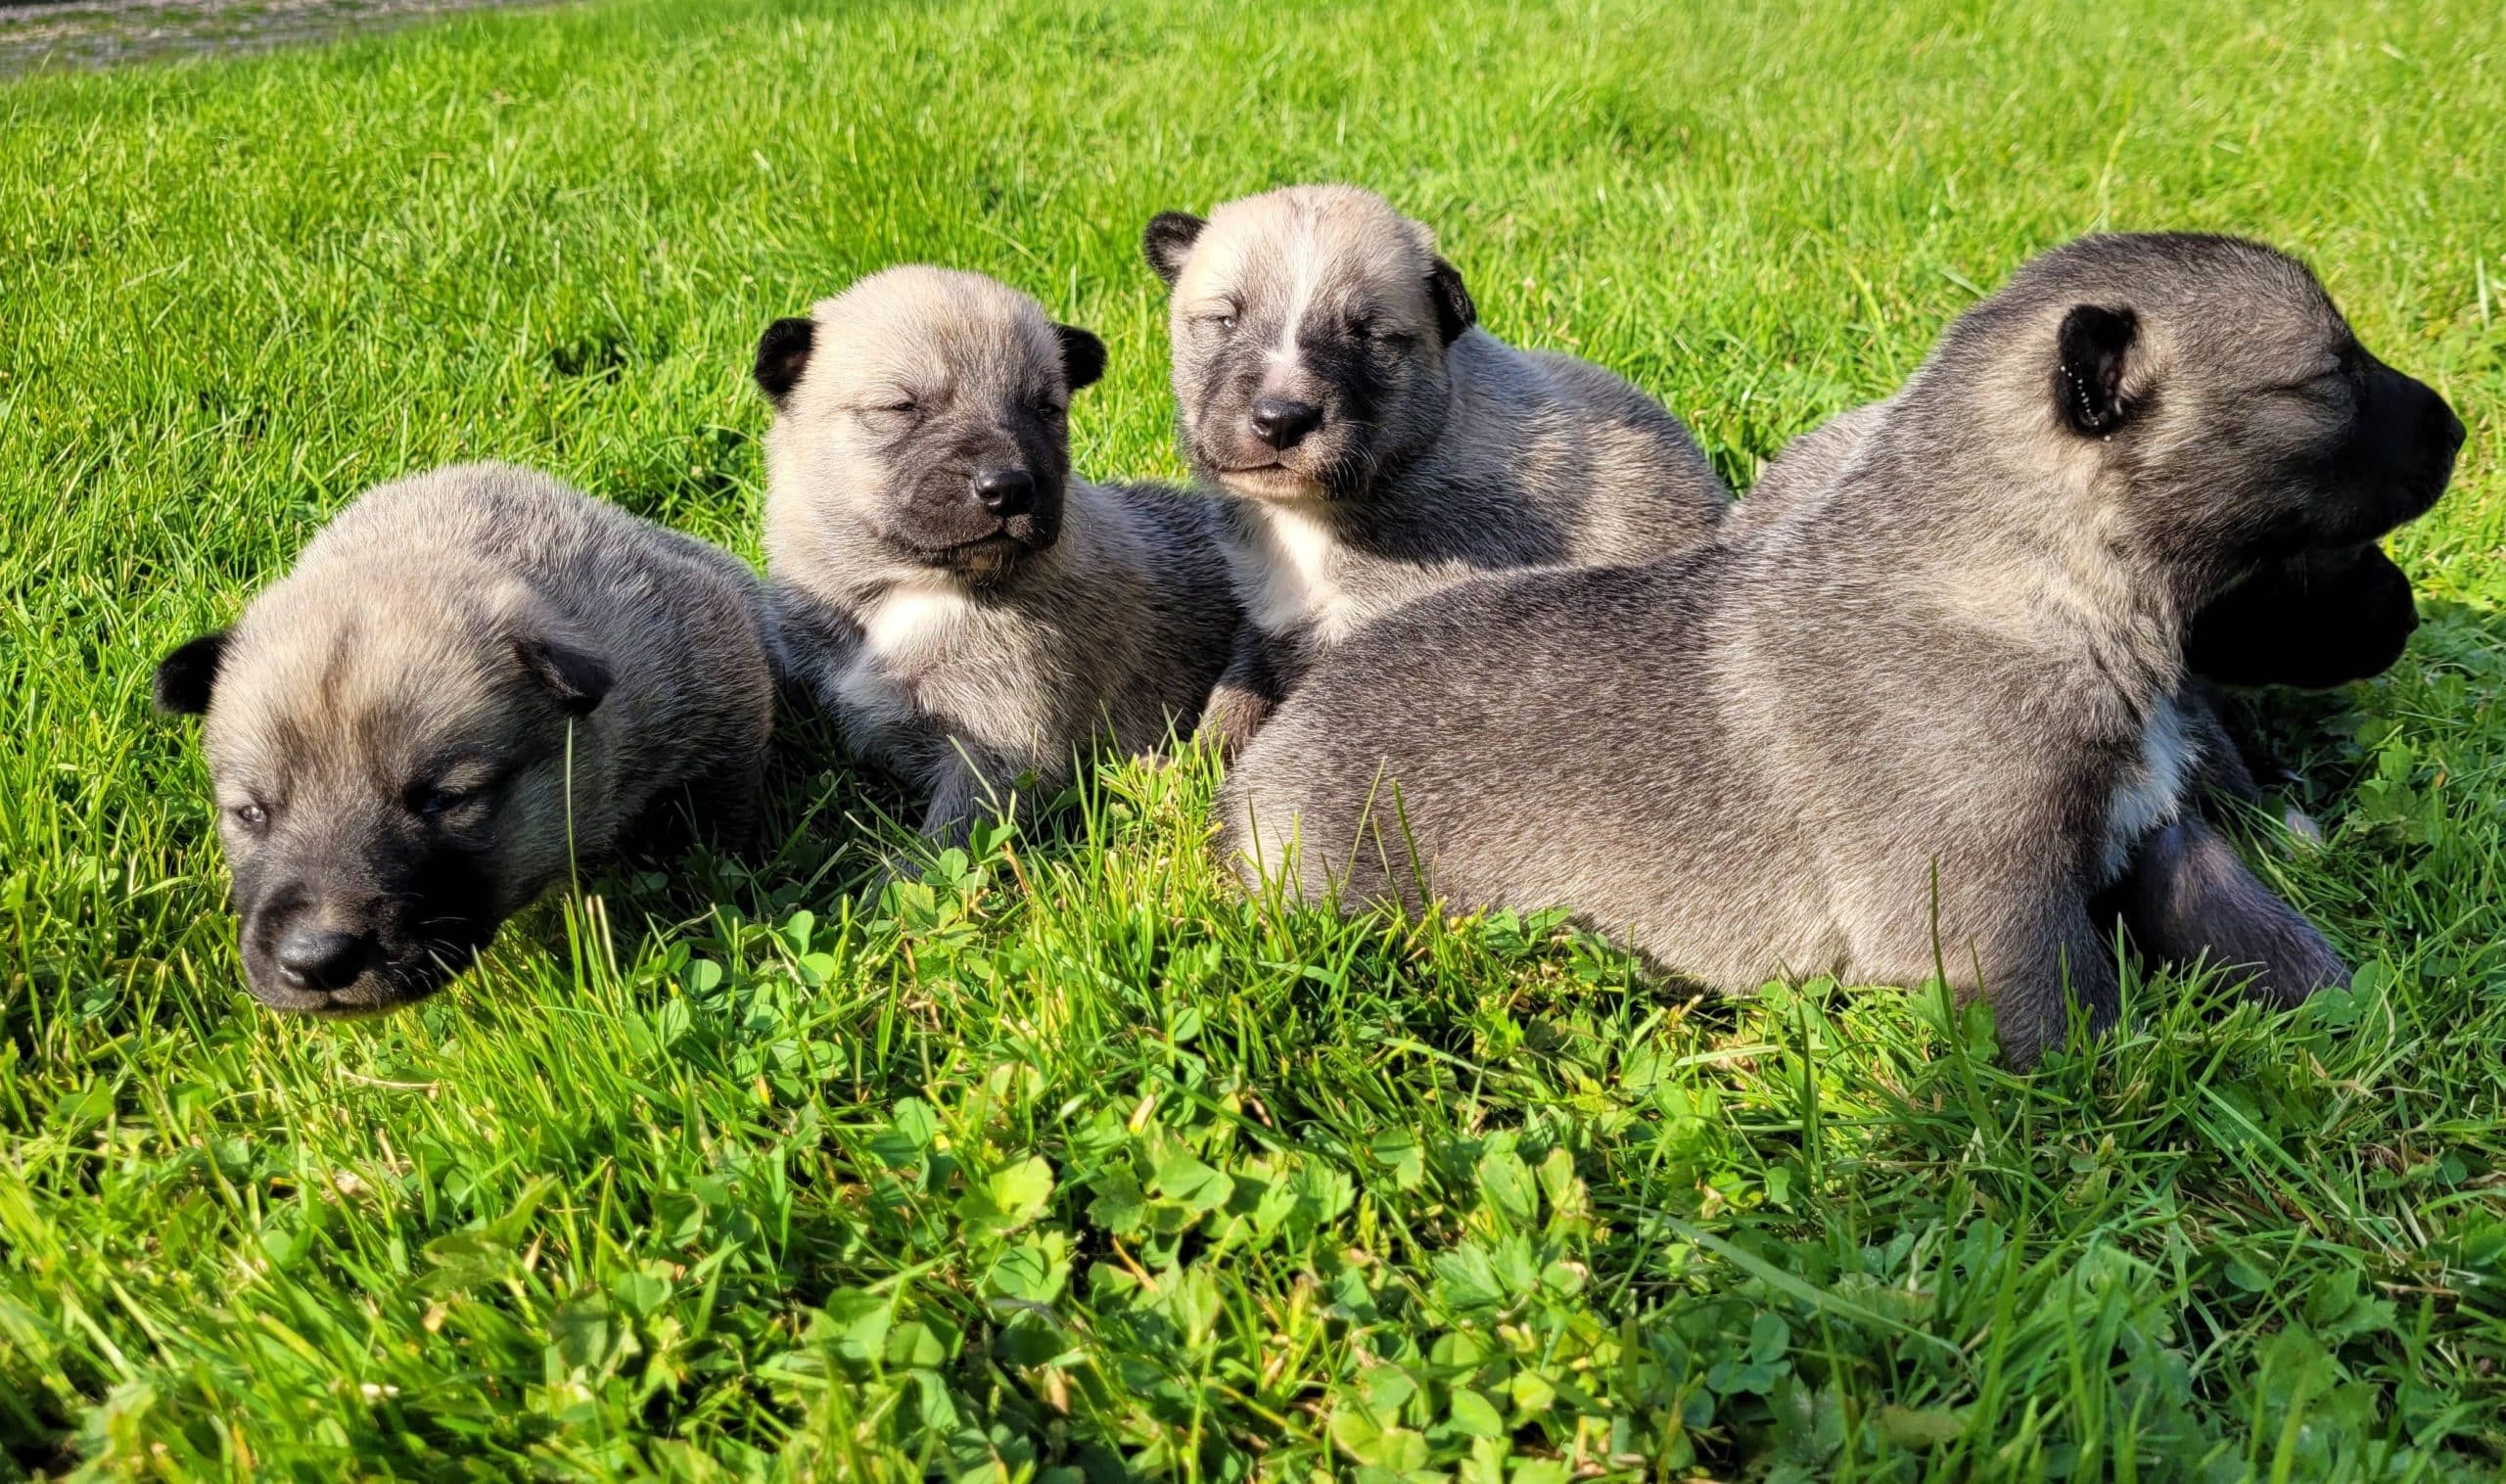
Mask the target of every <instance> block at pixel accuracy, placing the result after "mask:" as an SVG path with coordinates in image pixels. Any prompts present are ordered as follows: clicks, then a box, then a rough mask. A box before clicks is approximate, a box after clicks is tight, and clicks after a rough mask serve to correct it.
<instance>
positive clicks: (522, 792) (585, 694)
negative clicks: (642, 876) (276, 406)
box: [156, 464, 773, 1014]
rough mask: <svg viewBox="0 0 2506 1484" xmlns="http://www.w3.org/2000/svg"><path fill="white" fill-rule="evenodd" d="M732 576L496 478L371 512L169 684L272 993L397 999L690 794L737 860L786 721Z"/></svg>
mask: <svg viewBox="0 0 2506 1484" xmlns="http://www.w3.org/2000/svg"><path fill="white" fill-rule="evenodd" d="M767 622H768V621H767V616H766V610H765V604H764V598H763V594H762V592H761V591H760V590H759V588H758V584H757V580H756V578H755V577H754V576H753V575H752V574H751V573H750V572H749V570H748V568H747V567H746V566H745V565H743V564H742V563H741V562H740V561H739V560H738V559H736V558H734V557H732V556H730V555H729V554H728V553H726V552H723V551H719V550H717V549H716V548H714V547H712V546H709V545H707V544H706V543H704V542H702V541H698V540H695V539H693V538H691V537H688V536H684V535H681V534H679V533H676V532H673V531H669V530H665V529H664V528H662V527H659V526H655V525H653V524H651V523H649V522H646V521H640V520H637V519H636V518H634V517H633V516H630V515H628V514H626V512H624V511H622V510H619V509H616V508H615V507H613V506H609V505H605V504H602V503H601V502H599V501H597V500H593V499H589V498H586V497H585V496H583V495H581V494H579V493H577V492H575V491H574V490H573V489H570V488H568V487H566V486H564V485H561V484H559V483H558V482H557V481H555V480H552V479H549V478H547V477H546V476H544V475H539V474H534V473H532V472H530V471H528V470H523V469H515V468H511V467H507V466H505V465H500V464H469V465H462V466H458V467H453V468H446V469H439V470H436V471H434V472H433V473H429V474H422V475H419V476H417V477H415V478H412V479H406V480H401V481H398V482H396V483H394V484H389V485H384V486H382V487H378V488H375V489H373V490H370V491H368V492H367V493H365V494H363V495H361V496H359V497H358V498H357V500H356V501H355V502H354V503H353V504H351V505H349V506H348V509H346V510H345V511H343V512H341V514H340V515H339V517H338V518H337V519H336V520H334V521H332V522H331V524H330V525H329V526H328V527H326V528H324V529H323V531H322V533H320V534H319V535H317V536H315V537H314V538H313V540H312V541H311V543H309V544H308V545H306V547H305V548H304V551H303V554H302V556H300V557H299V558H298V560H297V564H296V567H295V570H294V571H292V572H290V573H289V574H288V576H287V577H286V578H285V579H284V580H281V581H279V582H277V583H276V584H274V585H272V586H271V587H269V588H268V589H266V590H264V591H263V592H262V593H261V594H260V596H258V597H256V598H255V599H254V600H253V602H252V604H251V606H250V607H248V608H246V609H245V611H244V616H243V617H242V618H241V619H240V620H238V621H237V622H236V623H235V625H234V626H233V627H231V628H226V629H221V630H218V631H216V632H212V633H206V634H203V635H201V636H200V637H198V638H196V639H193V640H192V641H191V642H190V643H188V644H185V645H183V646H182V647H181V648H179V649H177V650H175V651H174V652H173V653H172V654H170V655H168V656H166V657H165V659H164V660H163V662H162V663H161V664H160V665H159V666H158V668H157V676H156V692H157V703H158V705H159V706H160V707H162V708H163V709H164V710H166V711H169V712H177V713H185V714H191V715H204V717H205V719H204V721H203V725H202V731H201V742H202V749H203V751H204V752H205V753H206V754H207V755H208V759H209V776H210V779H211V781H212V782H213V783H214V785H215V788H216V794H217V806H218V833H219V836H220V837H221V838H222V839H223V840H224V842H225V846H226V858H227V862H228V864H229V866H230V867H231V868H232V871H233V874H234V894H233V900H234V904H235V909H236V911H237V912H238V913H239V914H240V915H241V917H242V943H243V958H244V974H245V982H246V984H247V985H248V986H249V987H250V988H251V990H252V992H253V994H254V996H255V997H257V998H259V999H260V1000H261V1001H262V1002H263V1003H265V1004H268V1005H271V1006H273V1007H275V1008H278V1009H282V1010H309V1011H313V1012H316V1013H322V1014H340V1013H360V1012H370V1011H374V1010H380V1009H386V1008H389V1007H391V1006H393V1005H395V1004H400V1003H404V1002H406V1001H409V1000H414V999H418V998H422V997H425V996H427V995H429V994H432V993H433V992H434V991H436V990H437V989H439V988H440V987H441V986H442V985H443V984H444V983H445V982H447V981H448V980H450V979H451V978H452V977H453V976H454V975H456V974H458V973H460V972H461V970H462V969H464V968H466V967H467V966H468V965H469V963H470V960H471V959H472V958H473V957H474V956H476V954H477V953H478V951H480V950H481V949H482V948H485V947H486V946H487V942H488V940H490V939H491V938H493V937H494V936H495V932H496V928H497V926H498V924H500V923H502V922H503V921H504V919H505V918H506V917H508V916H510V915H512V914H513V913H514V912H515V911H517V910H519V909H520V908H521V907H522V906H524V905H525V904H528V903H530V902H531V901H532V899H534V898H535V897H537V896H538V895H539V894H540V893H541V892H542V891H544V890H546V889H547V888H548V887H549V886H551V885H552V884H554V883H555V882H557V881H559V880H561V879H563V878H564V877H565V875H566V873H567V871H568V869H569V867H570V865H572V864H573V863H574V862H576V861H578V860H581V861H591V860H597V859H598V858H601V857H603V856H605V855H607V854H608V853H609V852H610V850H611V849H612V847H613V846H615V845H616V844H617V843H618V841H619V839H620V836H621V835H622V833H623V832H625V831H626V830H627V829H628V828H629V827H630V826H631V825H634V824H636V823H637V822H639V821H640V820H642V819H643V818H644V817H645V816H646V815H648V814H649V813H650V812H653V811H654V810H655V809H656V807H657V806H659V805H660V804H662V802H663V801H664V800H665V798H666V797H667V796H670V795H673V794H674V793H679V792H681V791H683V792H684V793H685V794H686V795H687V796H689V802H690V803H691V804H692V806H693V812H694V815H695V817H696V819H697V820H698V821H699V822H700V823H703V824H705V825H707V826H708V827H709V828H711V829H712V830H713V831H714V832H715V833H716V834H717V835H718V837H719V838H721V839H722V840H723V841H724V843H726V844H730V845H742V844H745V843H746V842H747V840H748V839H749V837H750V835H751V833H752V832H753V830H754V828H755V825H756V819H757V794H758V788H759V784H760V780H761V778H762V777H763V772H764V766H765V759H766V736H767V732H768V729H769V728H770V727H771V725H772V722H773V681H772V678H771V676H770V675H769V673H768V670H767V662H766V656H767V651H768V647H769V644H770V640H769V637H768V634H767V630H766V624H767Z"/></svg>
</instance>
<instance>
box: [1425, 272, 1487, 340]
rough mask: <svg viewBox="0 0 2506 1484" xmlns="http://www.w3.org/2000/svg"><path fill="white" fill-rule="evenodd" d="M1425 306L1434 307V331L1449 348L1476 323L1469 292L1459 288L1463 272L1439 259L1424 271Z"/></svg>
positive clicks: (1474, 309) (1461, 287) (1477, 317)
mask: <svg viewBox="0 0 2506 1484" xmlns="http://www.w3.org/2000/svg"><path fill="white" fill-rule="evenodd" d="M1427 302H1429V303H1431V304H1433V305H1435V309H1436V330H1437V333H1439V334H1441V335H1442V336H1444V338H1445V344H1446V345H1448V346H1450V345H1452V344H1453V343H1454V342H1455V341H1457V340H1460V339H1461V338H1462V331H1464V330H1467V329H1469V328H1470V327H1471V326H1472V325H1475V324H1477V323H1479V306H1478V305H1477V304H1474V303H1472V302H1471V301H1470V291H1469V290H1468V289H1466V288H1464V287H1463V286H1462V270H1461V269H1460V268H1457V267H1455V266H1454V265H1453V264H1452V263H1449V262H1447V261H1445V260H1444V259H1443V258H1442V257H1438V258H1436V259H1435V260H1434V261H1433V263H1432V264H1431V265H1430V266H1429V267H1428V269H1427Z"/></svg>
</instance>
